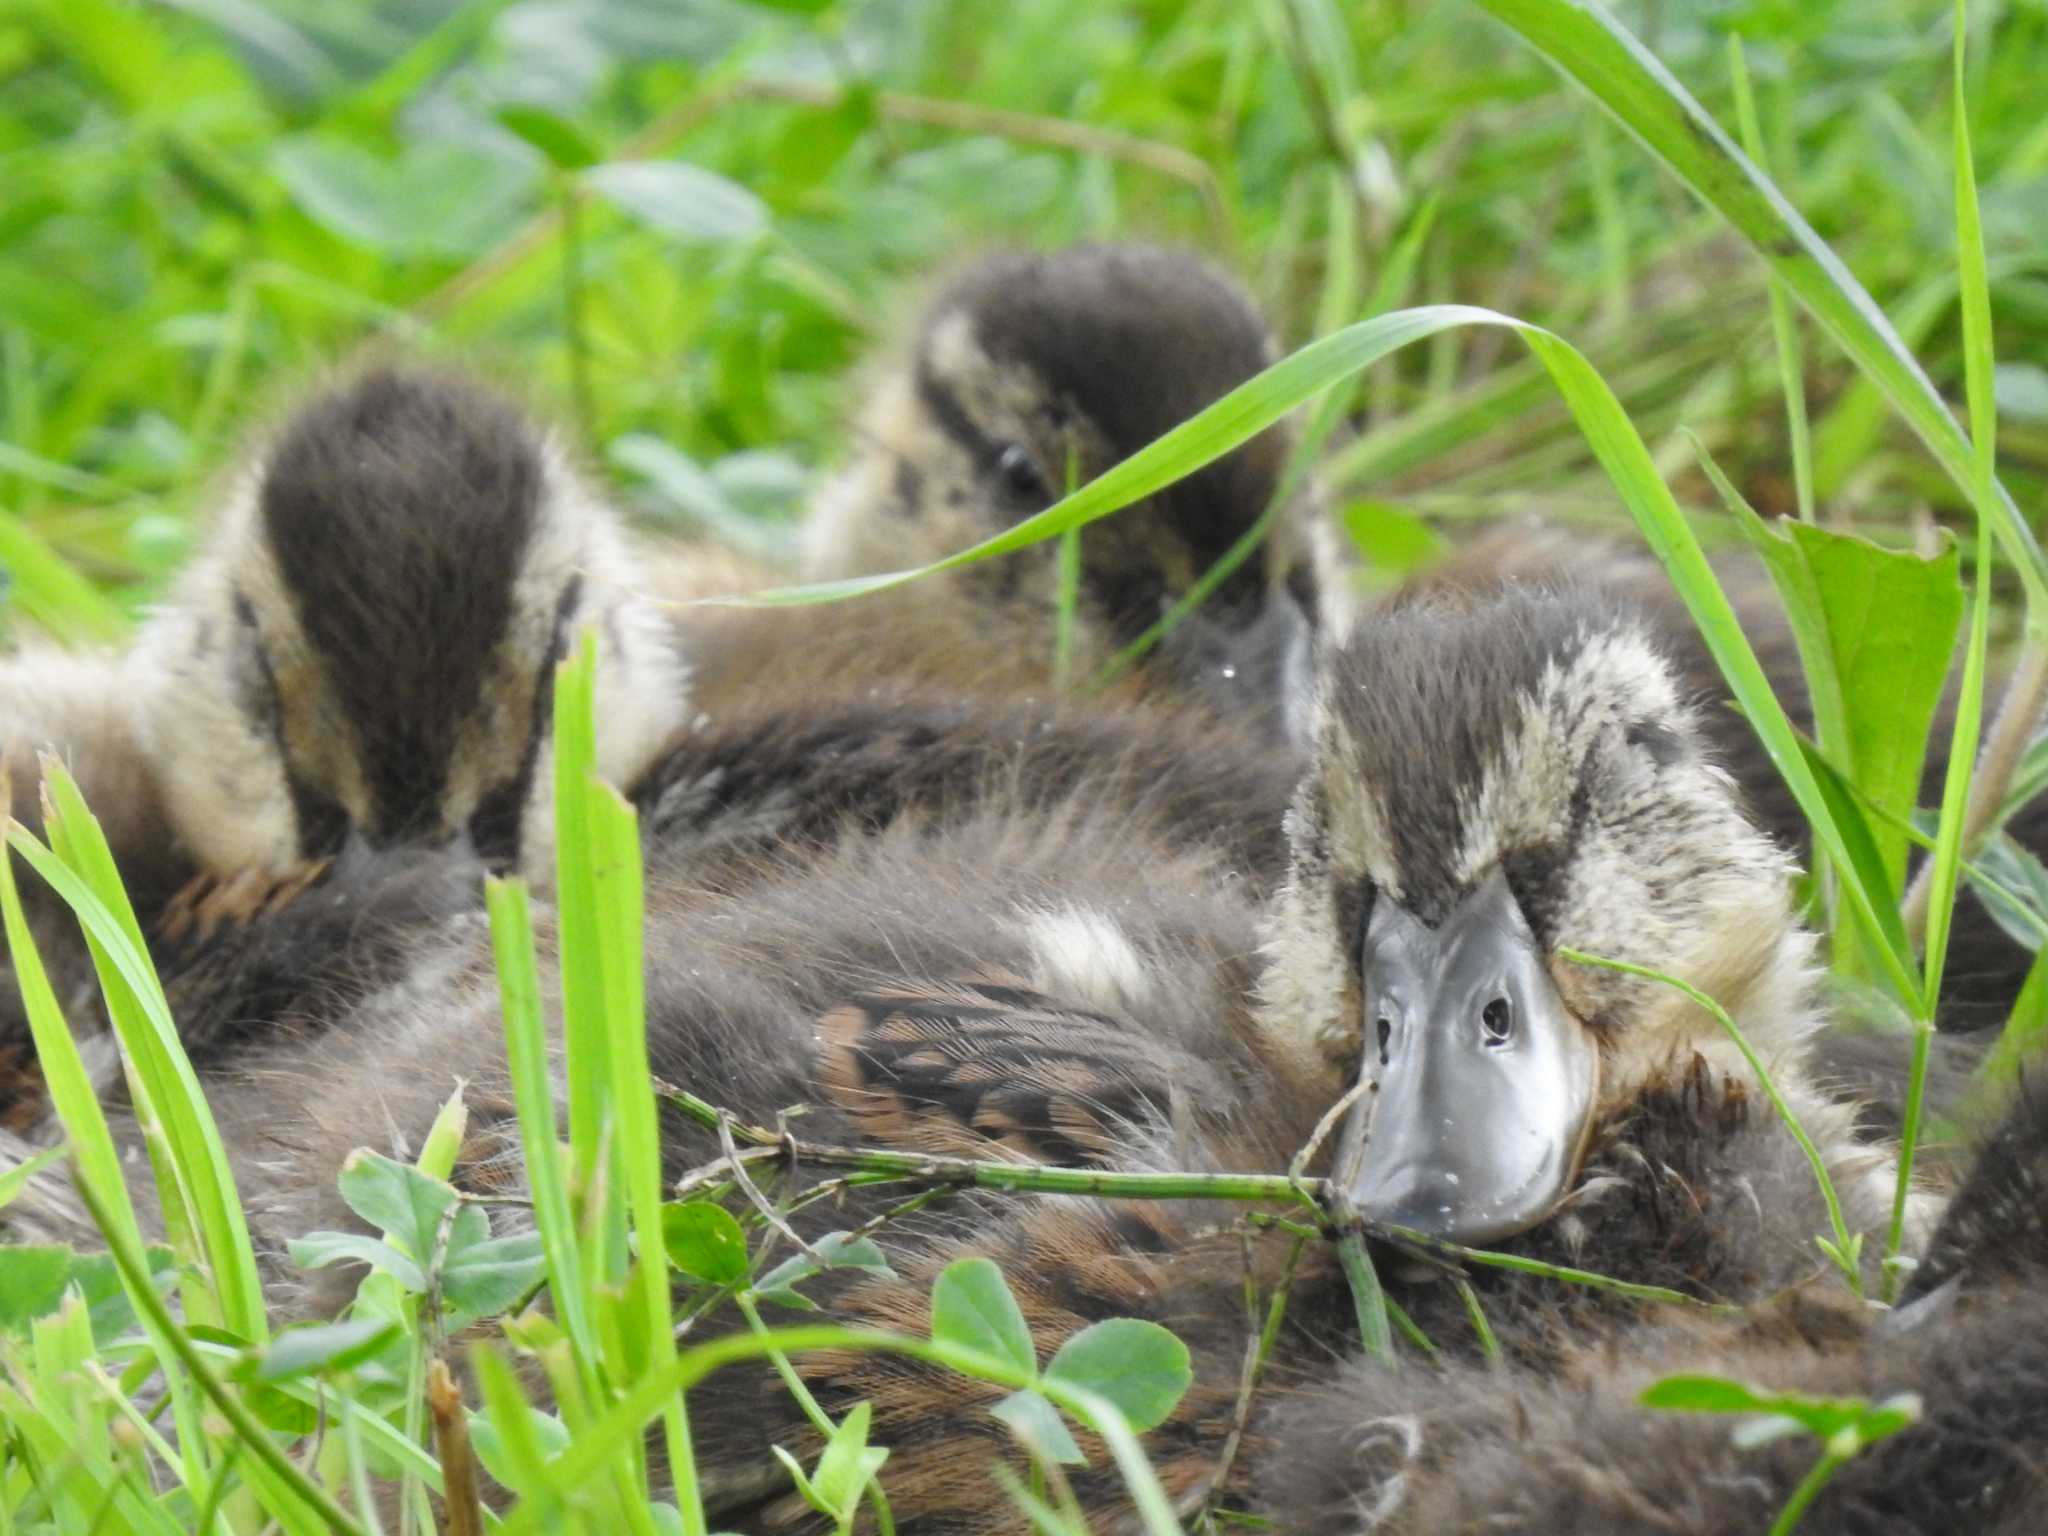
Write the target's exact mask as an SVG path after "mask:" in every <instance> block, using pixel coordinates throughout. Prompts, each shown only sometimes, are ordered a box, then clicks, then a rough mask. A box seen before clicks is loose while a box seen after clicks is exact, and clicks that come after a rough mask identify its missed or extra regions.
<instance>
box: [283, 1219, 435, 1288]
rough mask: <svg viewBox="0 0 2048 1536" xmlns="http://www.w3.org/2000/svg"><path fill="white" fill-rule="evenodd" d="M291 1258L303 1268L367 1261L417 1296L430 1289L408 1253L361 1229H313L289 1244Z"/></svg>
mask: <svg viewBox="0 0 2048 1536" xmlns="http://www.w3.org/2000/svg"><path fill="white" fill-rule="evenodd" d="M285 1251H286V1252H287V1253H289V1254H290V1255H291V1260H292V1262H293V1263H294V1264H296V1265H298V1266H299V1268H301V1269H324V1268H325V1267H326V1266H328V1265H329V1264H367V1265H369V1266H370V1268H372V1269H374V1270H376V1271H377V1272H378V1273H379V1274H385V1275H389V1276H391V1278H392V1279H394V1280H396V1281H397V1282H398V1283H399V1284H400V1285H402V1286H404V1287H405V1288H406V1289H407V1290H408V1291H411V1292H413V1293H414V1294H415V1295H419V1294H422V1293H424V1292H425V1291H426V1288H427V1277H426V1275H425V1273H424V1272H423V1271H422V1270H421V1269H420V1266H419V1265H418V1264H415V1263H414V1262H413V1261H412V1260H411V1259H410V1258H408V1257H407V1256H406V1255H404V1254H402V1253H400V1252H399V1251H398V1250H397V1249H396V1248H393V1247H392V1246H391V1245H390V1244H389V1243H385V1242H380V1241H378V1240H377V1239H376V1238H374V1237H366V1236H364V1235H363V1234H362V1233H360V1232H309V1233H307V1234H306V1235H305V1236H304V1237H295V1238H293V1239H292V1240H291V1241H290V1242H289V1243H287V1244H286V1245H285Z"/></svg>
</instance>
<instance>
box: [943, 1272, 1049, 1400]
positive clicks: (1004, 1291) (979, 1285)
mask: <svg viewBox="0 0 2048 1536" xmlns="http://www.w3.org/2000/svg"><path fill="white" fill-rule="evenodd" d="M932 1337H933V1338H934V1339H935V1340H937V1341H938V1342H940V1343H942V1344H955V1345H958V1346H959V1347H960V1348H962V1349H972V1350H975V1351H978V1352H979V1353H981V1354H984V1355H990V1356H993V1357H994V1358H995V1359H998V1360H1000V1361H1002V1362H1003V1363H1004V1364H1006V1365H1008V1366H1011V1367H1012V1368H1014V1369H1016V1370H1018V1371H1021V1372H1022V1373H1024V1374H1025V1375H1027V1376H1035V1375H1037V1374H1038V1352H1037V1350H1036V1349H1035V1348H1034V1347H1033V1346H1032V1343H1031V1329H1030V1326H1029V1325H1028V1324H1026V1323H1025V1321H1024V1314H1023V1313H1022V1312H1021V1311H1019V1310H1018V1307H1017V1298H1016V1297H1015V1296H1012V1295H1011V1294H1010V1286H1009V1282H1008V1281H1006V1280H1005V1279H1003V1272H1002V1270H1001V1269H999V1268H998V1267H997V1266H996V1262H995V1260H993V1259H957V1260H955V1261H954V1262H953V1263H951V1264H948V1265H947V1266H946V1267H945V1268H944V1269H943V1270H941V1271H940V1272H939V1278H938V1279H937V1280H936V1281H935V1282H934V1283H933V1285H932Z"/></svg>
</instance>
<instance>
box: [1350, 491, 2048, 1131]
mask: <svg viewBox="0 0 2048 1536" xmlns="http://www.w3.org/2000/svg"><path fill="white" fill-rule="evenodd" d="M1319 569H1320V570H1321V571H1322V577H1321V582H1322V585H1323V590H1325V591H1326V592H1327V591H1330V590H1332V589H1335V588H1344V589H1347V590H1351V591H1355V590H1356V587H1355V581H1354V579H1353V576H1352V573H1351V572H1350V571H1348V570H1347V569H1345V568H1344V566H1343V563H1342V562H1341V561H1339V560H1333V559H1330V558H1327V557H1324V558H1323V559H1322V560H1321V563H1320V566H1319ZM1715 573H1716V575H1717V576H1718V577H1719V578H1720V580H1721V584H1722V587H1723V589H1724V590H1725V591H1726V593H1727V595H1728V599H1729V602H1730V604H1731V605H1732V606H1733V607H1734V609H1735V613H1736V617H1737V618H1738V619H1739V620H1740V621H1741V624H1742V628H1743V632H1744V633H1745V634H1746V635H1747V636H1748V638H1749V642H1750V645H1751V646H1752V647H1753V648H1754V649H1755V651H1756V655H1757V660H1758V662H1759V663H1760V664H1761V665H1762V667H1763V669H1764V673H1765V675H1766V676H1767V677H1768V678H1769V679H1770V682H1771V686H1772V688H1773V690H1774V691H1775V692H1776V693H1777V695H1778V697H1779V699H1780V700H1781V701H1783V703H1784V706H1785V709H1786V712H1787V714H1789V715H1790V717H1791V719H1792V722H1793V724H1794V725H1795V726H1797V727H1798V728H1799V729H1801V730H1803V731H1806V732H1808V733H1809V734H1811V732H1812V730H1813V709H1812V705H1811V702H1810V700H1809V698H1808V695H1807V686H1806V672H1805V668H1804V667H1803V665H1802V664H1801V661H1800V657H1799V648H1798V645H1797V643H1796V641H1795V640H1794V638H1793V634H1792V629H1791V626H1790V624H1789V623H1788V622H1787V621H1786V618H1785V610H1784V606H1783V603H1782V602H1781V601H1780V599H1779V597H1778V595H1777V592H1776V589H1775V588H1774V587H1773V586H1772V585H1771V583H1770V580H1769V578H1768V577H1767V576H1766V574H1765V573H1764V571H1763V569H1762V567H1761V566H1760V565H1759V564H1758V562H1757V561H1756V559H1755V558H1754V557H1753V556H1751V555H1748V554H1739V555H1728V556H1723V557H1720V558H1717V559H1716V561H1715ZM1504 580H1518V581H1529V582H1534V583H1536V584H1538V585H1554V584H1555V583H1557V582H1559V581H1570V582H1575V583H1577V584H1579V585H1581V586H1586V587H1597V588H1598V589H1600V590H1602V591H1606V592H1609V593H1611V594H1613V595H1614V596H1615V597H1616V598H1617V599H1620V600H1622V601H1626V602H1629V603H1632V604H1635V605H1637V606H1638V607H1639V608H1640V609H1641V610H1642V611H1643V612H1644V613H1645V614H1646V615H1647V616H1648V617H1649V619H1650V620H1651V621H1652V623H1653V624H1654V625H1655V627H1656V630H1657V633H1658V635H1659V637H1660V640H1661V643H1662V644H1663V645H1664V646H1665V648H1666V649H1667V651H1668V653H1669V654H1670V656H1671V658H1672V660H1673V661H1674V662H1675V663H1676V665H1677V667H1678V669H1679V675H1680V679H1681V685H1682V686H1683V687H1684V689H1685V690H1686V692H1687V693H1688V694H1690V695H1692V696H1693V697H1696V698H1697V699H1699V700H1701V701H1702V703H1703V704H1705V705H1707V707H1706V708H1704V709H1703V712H1702V715H1701V719H1702V721H1703V723H1704V726H1705V729H1706V732H1707V736H1708V738H1709V740H1710V741H1711V742H1712V743H1713V746H1714V749H1715V751H1716V753H1717V754H1718V755H1719V757H1720V759H1721V761H1722V763H1723V764H1724V765H1725V766H1726V767H1727V768H1728V770H1729V772H1730V773H1731V774H1733V775H1734V777H1735V780H1736V782H1737V783H1738V784H1739V785H1740V786H1741V788H1742V792H1743V795H1744V797H1745V798H1746V800H1747V801H1748V803H1749V805H1750V807H1751V812H1752V814H1753V815H1754V816H1755V817H1756V819H1757V820H1758V822H1759V823H1760V824H1761V825H1762V826H1763V828H1764V830H1765V831H1767V832H1769V833H1770V834H1771V836H1772V837H1773V838H1774V839H1775V840H1776V841H1777V842H1778V844H1779V846H1780V847H1783V848H1786V849H1788V850H1790V851H1792V852H1793V853H1795V854H1797V855H1798V856H1800V857H1801V858H1802V859H1803V858H1805V857H1806V856H1807V855H1808V852H1809V844H1810V841H1811V836H1810V829H1809V828H1808V826H1807V822H1806V816H1805V813H1804V812H1802V811H1801V810H1800V809H1799V805H1798V802H1797V801H1796V800H1794V799H1793V798H1792V793H1791V791H1790V790H1789V789H1788V788H1787V787H1786V785H1785V781H1784V778H1783V776H1782V775H1780V774H1779V772H1778V770H1777V767H1776V765H1775V764H1773V763H1772V762H1771V760H1770V757H1769V755H1768V754H1767V753H1766V752H1765V751H1764V749H1763V747H1762V745H1761V744H1760V743H1759V741H1758V740H1757V736H1756V733H1755V732H1754V731H1753V730H1752V729H1751V728H1750V726H1749V722H1748V721H1747V720H1746V719H1745V718H1744V717H1743V716H1742V714H1741V713H1740V712H1738V711H1737V710H1736V709H1735V708H1733V707H1732V705H1731V704H1729V703H1728V702H1727V700H1728V687H1727V683H1726V681H1725V680H1724V679H1723V678H1722V676H1721V672H1720V668H1719V667H1718V666H1717V665H1716V663H1715V661H1714V659H1713V656H1712V654H1711V653H1710V652H1709V651H1708V650H1707V647H1706V643H1705V642H1704V641H1703V640H1702V639H1701V638H1700V634H1699V631H1698V628H1697V627H1696V626H1695V625H1694V623H1693V621H1692V617H1691V615H1690V614H1689V613H1688V612H1687V611H1686V609H1685V606H1684V604H1683V603H1682V602H1681V601H1680V600H1679V598H1678V596H1677V594H1676V593H1675V592H1673V590H1672V588H1671V582H1670V578H1669V577H1668V576H1667V575H1666V574H1665V572H1664V569H1663V567H1662V566H1661V565H1659V564H1658V563H1657V561H1656V560H1655V558H1653V557H1652V556H1651V554H1650V552H1649V551H1648V550H1647V549H1644V548H1642V547H1641V546H1639V545H1635V544H1629V543H1625V542H1623V541H1621V540H1619V539H1616V538H1611V537H1604V536H1600V535H1589V534H1588V533H1587V532H1586V531H1585V530H1582V529H1565V528H1559V527H1552V526H1546V525H1544V524H1542V523H1540V522H1537V521H1534V520H1530V519H1525V520H1519V521H1512V522H1509V523H1506V524H1504V525H1503V526H1501V527H1499V528H1496V529H1494V530H1493V531H1491V532H1489V533H1487V534H1484V535H1482V536H1481V537H1479V538H1477V539H1475V540H1473V541H1472V542H1471V543H1470V544H1468V545H1467V546H1465V547H1464V548H1462V549H1460V550H1458V551H1457V552H1456V553H1454V554H1452V555H1451V556H1450V557H1448V558H1447V559H1446V560H1444V561H1443V562H1441V563H1440V564H1439V565H1437V566H1435V567H1433V568H1431V569H1429V570H1427V571H1424V572H1423V573H1422V574H1421V575H1419V576H1418V577H1416V578H1414V579H1413V580H1411V581H1410V582H1409V583H1408V584H1406V585H1405V586H1403V587H1402V588H1400V589H1398V590H1396V591H1395V592H1393V593H1392V594H1389V595H1388V596H1387V597H1386V598H1384V599H1382V600H1381V602H1382V603H1383V604H1391V605H1394V606H1399V605H1401V604H1403V603H1407V602H1412V601H1417V600H1427V598H1428V596H1429V594H1431V593H1434V592H1442V591H1445V590H1452V591H1466V592H1477V591H1488V590H1491V589H1492V588H1494V587H1495V586H1497V585H1498V584H1499V583H1500V582H1502V581H1504ZM1341 607H1342V605H1333V613H1334V612H1335V611H1336V609H1338V608H1341ZM1354 607H1356V605H1355V604H1354ZM1373 611H1374V610H1373V608H1372V607H1371V606H1370V605H1368V606H1366V608H1365V609H1364V614H1365V616H1364V619H1363V622H1368V623H1370V622H1372V619H1371V613H1372V612H1373ZM1358 621H1359V619H1358V618H1357V617H1356V616H1355V615H1354V616H1353V617H1352V618H1351V619H1350V622H1358ZM1997 692H1998V688H1997V681H1996V679H1995V678H1994V679H1993V686H1992V689H1991V694H1990V696H1991V697H1996V696H1997ZM1954 724H1955V689H1954V686H1953V682H1952V684H1951V687H1950V689H1949V691H1948V692H1947V693H1946V694H1945V695H1944V696H1943V698H1942V701H1941V704H1940V707H1939V708H1938V710H1937V712H1936V715H1935V719H1934V724H1933V729H1932V732H1931V734H1930V738H1929V742H1928V748H1929V750H1928V755H1927V763H1926V766H1925V771H1924V772H1923V774H1922V777H1921V792H1920V798H1921V803H1922V804H1930V805H1931V804H1935V803H1938V802H1939V800H1940V797H1941V792H1942V784H1943V780H1944V778H1945V777H1946V775H1947V772H1948V744H1949V740H1950V736H1951V733H1952V731H1953V729H1954ZM2009 830H2010V831H2011V833H2012V835H2013V836H2014V837H2015V839H2016V840H2017V841H2018V842H2019V843H2020V844H2021V846H2022V847H2025V848H2027V849H2030V850H2032V851H2034V852H2037V853H2039V852H2043V851H2048V801H2043V800H2036V801H2035V802H2033V803H2032V804H2030V805H2027V806H2025V807H2023V808H2022V809H2021V810H2019V811H2018V812H2017V813H2016V814H2015V815H2014V817H2013V819H2012V821H2011V822H2010V824H2009ZM2032 962H2033V952H2032V951H2031V950H2029V949H2027V948H2025V947H2024V946H2022V945H2021V944H2019V943H2018V942H2017V941H2016V940H2014V939H2013V938H2012V937H2011V936H2010V935H2009V934H2007V933H2006V932H2005V930H2004V929H2003V928H2002V927H2000V925H1999V924H1998V923H1997V922H1995V921H1993V920H1992V918H1991V916H1990V913H1989V912H1988V910H1987V909H1986V908H1985V907H1984V906H1983V904H1982V903H1981V901H1980V900H1979V898H1978V897H1977V895H1976V893H1975V892H1974V891H1973V890H1971V889H1970V888H1969V886H1968V885H1967V884H1966V885H1965V886H1964V888H1963V890H1962V892H1961V893H1960V895H1959V896H1958V913H1957V922H1956V927H1955V931H1954V935H1953V938H1952V941H1951V944H1950V949H1949V958H1948V964H1947V967H1946V969H1945V971H1944V973H1943V974H1944V977H1945V984H1944V986H1943V990H1942V999H1941V1011H1940V1022H1941V1026H1942V1028H1943V1029H1944V1030H1945V1031H1969V1030H1975V1029H1983V1028H1990V1027H1994V1026H1997V1025H2000V1024H2003V1023H2004V1022H2005V1019H2006V1017H2007V1015H2009V1014H2010V1013H2011V1011H2012V1006H2013V1003H2014V1001H2015V999H2016V998H2017V997H2018V995H2019V989H2020V986H2021V984H2022V982H2023V981H2024V980H2025V978H2026V974H2027V969H2028V967H2029V966H2030V965H2031V964H2032ZM1852 1049H1853V1048H1852ZM1866 1054H1868V1055H1872V1056H1875V1055H1878V1054H1880V1053H1879V1051H1878V1050H1876V1049H1872V1050H1870V1051H1868V1052H1867V1053H1866ZM1900 1054H1901V1056H1903V1049H1902V1050H1901V1053H1900ZM1843 1065H1844V1067H1845V1068H1847V1069H1848V1071H1849V1073H1850V1075H1853V1076H1859V1077H1861V1076H1865V1075H1867V1074H1866V1073H1864V1072H1863V1071H1862V1070H1861V1069H1862V1068H1863V1067H1864V1065H1865V1062H1864V1061H1863V1060H1861V1059H1858V1058H1855V1057H1853V1056H1852V1057H1851V1059H1849V1060H1847V1061H1845V1062H1844V1063H1843ZM1889 1075H1890V1076H1893V1077H1897V1076H1898V1075H1899V1072H1898V1071H1897V1070H1896V1069H1894V1070H1892V1071H1891V1072H1890V1073H1889ZM1895 1095H1896V1089H1889V1090H1887V1091H1886V1094H1885V1096H1886V1097H1892V1096H1895Z"/></svg>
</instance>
